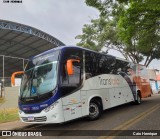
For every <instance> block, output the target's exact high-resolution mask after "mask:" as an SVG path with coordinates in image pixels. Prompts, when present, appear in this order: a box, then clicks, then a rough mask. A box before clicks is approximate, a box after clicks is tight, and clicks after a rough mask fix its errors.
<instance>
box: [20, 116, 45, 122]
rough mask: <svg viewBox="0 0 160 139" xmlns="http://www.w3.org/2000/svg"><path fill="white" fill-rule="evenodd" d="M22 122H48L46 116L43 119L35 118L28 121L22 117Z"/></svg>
mask: <svg viewBox="0 0 160 139" xmlns="http://www.w3.org/2000/svg"><path fill="white" fill-rule="evenodd" d="M21 118H22V120H23V121H24V122H45V121H47V117H46V116H42V117H34V119H33V120H28V117H21Z"/></svg>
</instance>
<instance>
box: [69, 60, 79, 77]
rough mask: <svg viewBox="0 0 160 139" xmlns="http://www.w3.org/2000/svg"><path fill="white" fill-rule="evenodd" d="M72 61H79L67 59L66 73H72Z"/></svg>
mask: <svg viewBox="0 0 160 139" xmlns="http://www.w3.org/2000/svg"><path fill="white" fill-rule="evenodd" d="M73 62H78V63H79V62H80V60H76V59H69V60H67V73H68V75H69V76H70V75H73V74H74V70H73Z"/></svg>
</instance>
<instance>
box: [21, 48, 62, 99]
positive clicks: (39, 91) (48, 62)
mask: <svg viewBox="0 0 160 139" xmlns="http://www.w3.org/2000/svg"><path fill="white" fill-rule="evenodd" d="M58 54H59V52H58V51H55V52H52V53H50V54H46V55H43V56H38V57H35V58H33V59H32V60H31V61H29V63H28V64H27V67H26V70H25V72H24V76H23V79H22V84H21V89H20V97H21V98H30V97H37V96H40V95H43V94H46V93H49V92H51V91H52V90H54V89H55V87H56V84H57V65H58Z"/></svg>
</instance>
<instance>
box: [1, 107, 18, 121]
mask: <svg viewBox="0 0 160 139" xmlns="http://www.w3.org/2000/svg"><path fill="white" fill-rule="evenodd" d="M18 119H19V116H18V109H17V108H12V109H3V110H0V123H5V122H10V121H16V120H18Z"/></svg>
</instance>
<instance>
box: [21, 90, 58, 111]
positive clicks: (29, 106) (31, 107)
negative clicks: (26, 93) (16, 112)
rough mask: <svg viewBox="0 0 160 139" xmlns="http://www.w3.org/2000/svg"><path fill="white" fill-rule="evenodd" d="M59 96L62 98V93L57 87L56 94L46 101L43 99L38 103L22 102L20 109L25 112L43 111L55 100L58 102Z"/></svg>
mask: <svg viewBox="0 0 160 139" xmlns="http://www.w3.org/2000/svg"><path fill="white" fill-rule="evenodd" d="M59 98H61V96H60V93H59V91H58V89H57V91H56V92H55V94H54V95H53V96H52V97H51V98H49V99H48V100H46V101H42V102H40V103H36V104H20V103H19V109H20V110H22V111H23V112H24V113H38V112H41V111H42V110H43V109H45V108H47V107H48V106H50V105H51V104H53V103H54V102H56V101H57V100H58V99H59Z"/></svg>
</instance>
